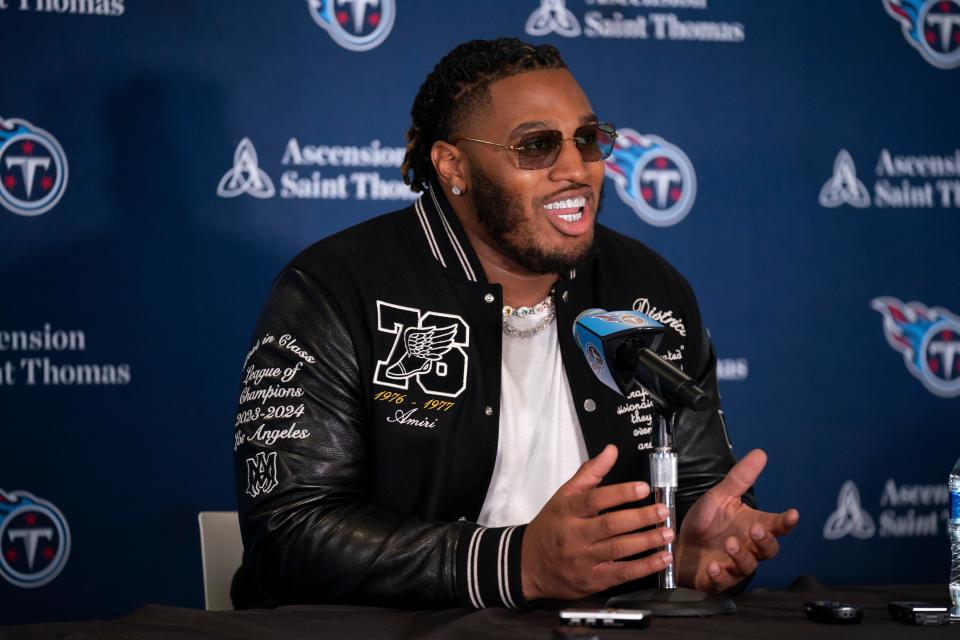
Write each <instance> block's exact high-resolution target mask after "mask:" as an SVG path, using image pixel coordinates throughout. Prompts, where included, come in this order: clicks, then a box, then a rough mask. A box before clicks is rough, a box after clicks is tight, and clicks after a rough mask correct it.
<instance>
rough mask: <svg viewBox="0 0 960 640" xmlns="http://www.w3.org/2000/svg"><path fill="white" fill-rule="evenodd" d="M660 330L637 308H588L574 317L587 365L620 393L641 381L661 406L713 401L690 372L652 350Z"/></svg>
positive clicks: (695, 405) (698, 406) (701, 407)
mask: <svg viewBox="0 0 960 640" xmlns="http://www.w3.org/2000/svg"><path fill="white" fill-rule="evenodd" d="M664 331H666V327H664V326H663V325H662V324H660V323H659V322H657V321H656V320H654V319H653V318H651V317H649V316H647V315H645V314H642V313H640V312H639V311H605V310H603V309H587V310H586V311H584V312H583V313H581V314H580V315H579V316H577V319H576V320H575V321H574V323H573V337H574V339H575V340H576V341H577V345H578V346H579V347H580V349H582V350H583V355H584V356H585V357H586V359H587V363H589V365H590V368H591V369H593V372H594V373H595V374H596V375H597V377H598V378H600V380H601V382H603V383H604V384H606V385H607V386H608V387H610V388H611V389H613V390H614V391H616V392H617V393H619V394H620V395H623V396H625V395H627V394H628V393H629V392H630V391H631V390H632V389H633V387H634V386H636V385H638V384H642V385H643V386H644V387H646V388H647V389H648V390H649V391H650V393H651V394H652V395H653V397H654V400H656V401H657V402H658V403H660V404H661V405H663V406H667V407H687V408H689V409H693V410H694V411H702V410H704V409H707V408H709V407H710V406H711V405H712V404H713V401H712V400H711V399H710V396H708V395H707V394H706V393H705V392H704V391H703V389H701V388H700V387H698V386H697V384H696V383H695V382H694V381H693V378H691V377H690V376H688V375H687V374H685V373H684V372H683V371H681V370H680V369H678V368H677V367H675V366H674V365H673V364H671V363H670V362H668V361H667V360H664V359H663V358H661V357H660V356H658V355H657V354H656V349H657V348H658V347H659V346H660V340H661V339H662V338H663V333H664Z"/></svg>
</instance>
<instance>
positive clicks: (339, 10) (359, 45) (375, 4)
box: [307, 0, 396, 51]
mask: <svg viewBox="0 0 960 640" xmlns="http://www.w3.org/2000/svg"><path fill="white" fill-rule="evenodd" d="M307 3H308V4H309V6H310V16H311V17H312V18H313V20H314V21H315V22H316V23H317V24H318V25H320V26H321V27H323V29H324V30H325V31H326V32H327V33H328V34H330V37H331V38H333V41H334V42H336V43H337V44H338V45H340V46H341V47H343V48H344V49H349V50H350V51H369V50H370V49H373V48H375V47H377V46H379V45H380V44H381V43H382V42H383V41H384V40H386V39H387V36H388V35H390V30H391V29H392V28H393V20H394V18H395V17H396V5H395V4H394V3H395V0H307ZM345 5H348V6H345Z"/></svg>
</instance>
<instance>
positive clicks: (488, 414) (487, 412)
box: [483, 406, 493, 416]
mask: <svg viewBox="0 0 960 640" xmlns="http://www.w3.org/2000/svg"><path fill="white" fill-rule="evenodd" d="M483 413H484V414H486V415H487V416H492V415H493V407H490V406H488V407H487V408H486V409H484V410H483Z"/></svg>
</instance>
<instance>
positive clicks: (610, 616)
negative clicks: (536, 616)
mask: <svg viewBox="0 0 960 640" xmlns="http://www.w3.org/2000/svg"><path fill="white" fill-rule="evenodd" d="M560 621H561V622H562V623H563V624H567V625H572V626H583V627H630V628H633V629H636V628H639V627H646V626H647V625H649V624H650V611H649V610H647V609H586V608H584V609H563V610H562V611H560Z"/></svg>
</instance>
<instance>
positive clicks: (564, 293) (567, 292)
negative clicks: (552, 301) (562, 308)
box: [560, 291, 570, 302]
mask: <svg viewBox="0 0 960 640" xmlns="http://www.w3.org/2000/svg"><path fill="white" fill-rule="evenodd" d="M560 298H561V299H562V300H563V301H564V302H566V301H567V300H569V299H570V292H569V291H564V292H563V295H561V296H560Z"/></svg>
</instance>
